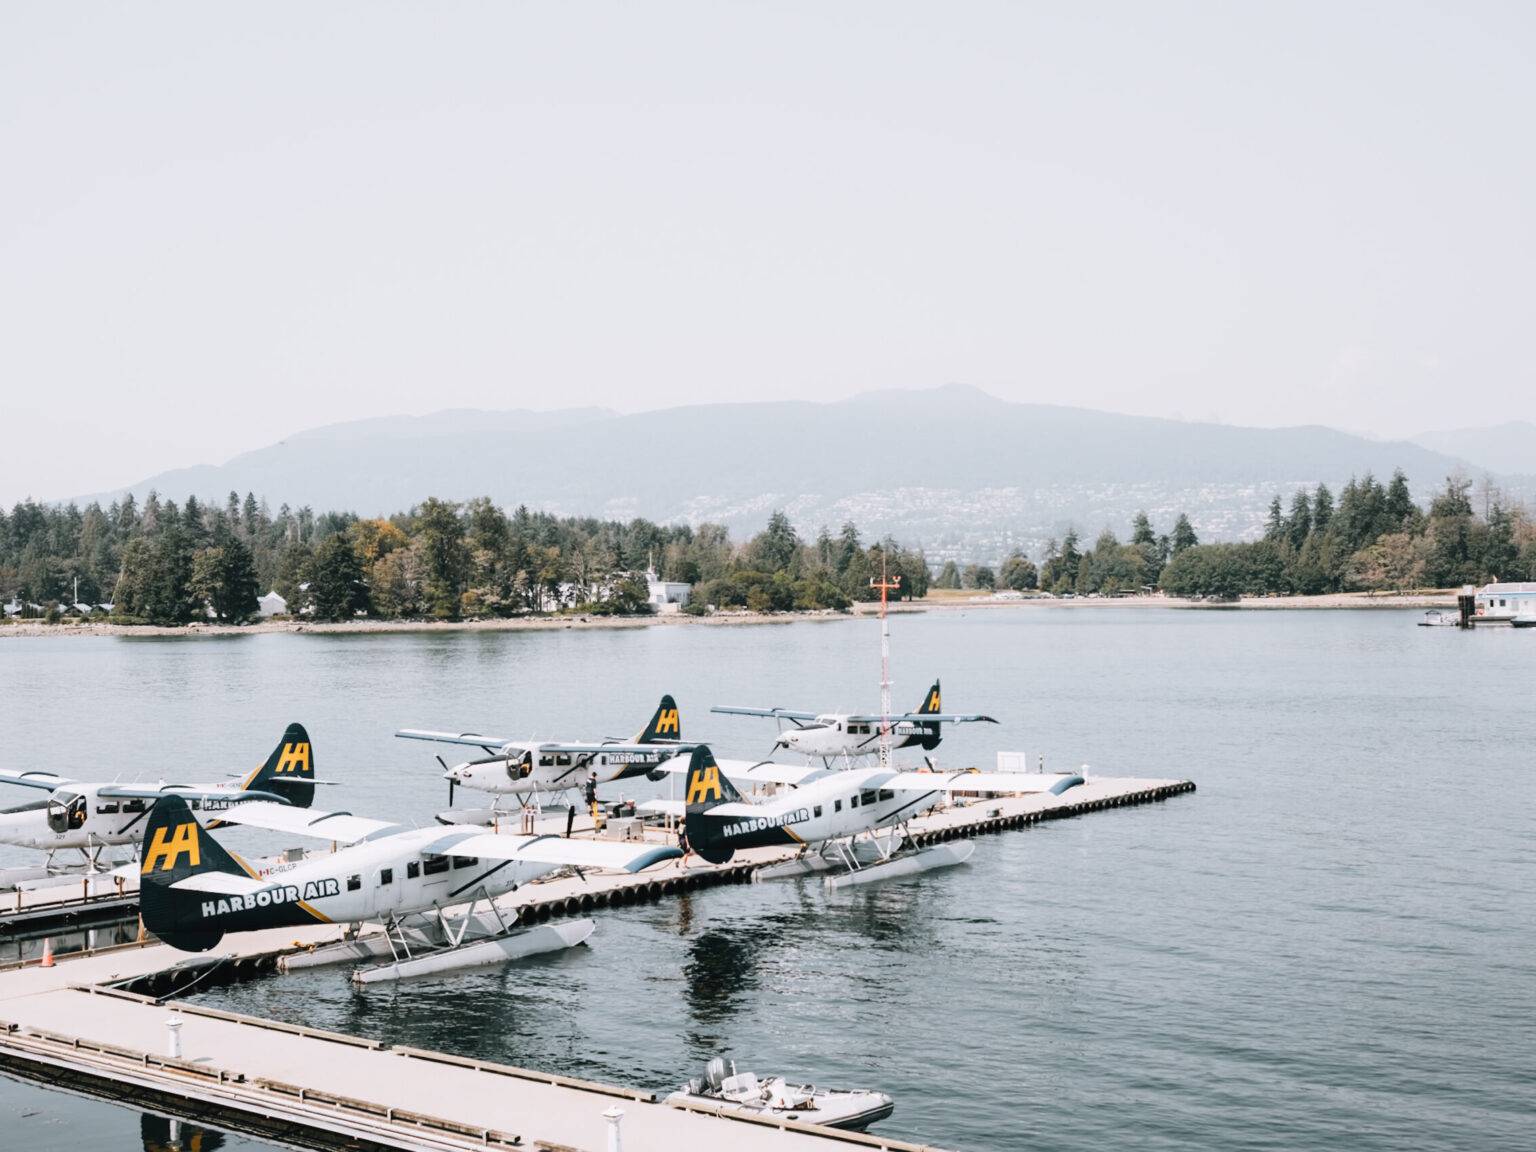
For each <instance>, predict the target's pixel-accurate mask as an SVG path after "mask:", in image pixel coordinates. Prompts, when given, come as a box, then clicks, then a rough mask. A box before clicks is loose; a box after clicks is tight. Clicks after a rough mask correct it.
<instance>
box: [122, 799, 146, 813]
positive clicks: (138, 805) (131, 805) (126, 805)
mask: <svg viewBox="0 0 1536 1152" xmlns="http://www.w3.org/2000/svg"><path fill="white" fill-rule="evenodd" d="M123 811H124V812H142V811H144V801H142V800H124V801H123Z"/></svg>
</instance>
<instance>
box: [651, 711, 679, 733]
mask: <svg viewBox="0 0 1536 1152" xmlns="http://www.w3.org/2000/svg"><path fill="white" fill-rule="evenodd" d="M677 728H678V724H677V709H676V708H663V709H662V710H661V711H660V712H658V713H657V714H656V735H658V736H660V735H661V734H662V733H663V732H672V733H676V731H677Z"/></svg>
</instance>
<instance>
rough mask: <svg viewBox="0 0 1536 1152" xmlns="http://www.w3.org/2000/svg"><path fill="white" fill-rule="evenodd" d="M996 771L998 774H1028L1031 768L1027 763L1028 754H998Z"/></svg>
mask: <svg viewBox="0 0 1536 1152" xmlns="http://www.w3.org/2000/svg"><path fill="white" fill-rule="evenodd" d="M997 770H998V771H999V772H1029V771H1032V768H1031V766H1030V763H1029V753H1028V752H999V753H998V754H997Z"/></svg>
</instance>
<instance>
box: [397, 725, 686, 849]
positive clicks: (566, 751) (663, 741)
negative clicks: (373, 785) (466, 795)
mask: <svg viewBox="0 0 1536 1152" xmlns="http://www.w3.org/2000/svg"><path fill="white" fill-rule="evenodd" d="M395 735H396V736H398V737H400V738H401V739H404V740H430V741H434V742H436V743H439V744H467V745H470V746H472V747H476V748H480V749H481V750H482V751H484V752H485V754H486V755H485V757H484V758H482V759H479V760H467V761H465V762H464V763H462V764H455V765H453V766H452V767H451V768H450V767H449V766H448V765H447V764H446V763H444V761H443V759H442V758H441V757H438V763H439V764H442V765H443V775H444V776H445V777H446V778H447V780H448V803H449V805H450V808H449V810H448V811H447V812H441V813H439V814H438V817H437V818H438V821H439V822H440V823H443V824H495V823H498V822H499V817H500V815H501V808H500V805H501V801H502V799H503V798H504V797H507V796H512V797H515V798H516V799H517V801H518V803H519V804H520V805H521V806H523V807H524V808H529V807H537V806H538V804H539V802H540V800H541V798H542V799H547V798H549V797H550V796H553V795H555V794H557V793H560V792H565V791H568V790H570V789H573V788H582V787H584V786H586V785H587V784H588V782H589V781H590V780H591V779H592V778H593V777H595V778H596V781H597V783H599V784H607V783H611V782H613V781H615V780H625V779H629V778H631V777H636V776H651V777H652V779H660V776H659V775H657V774H656V769H657V768H658V766H659V765H661V764H662V763H664V762H665V761H667V760H670V759H671V758H672V757H674V756H676V755H678V753H680V752H683V751H687V750H689V749H691V748H692V747H693V746H692V745H691V744H683V743H682V742H681V741H682V721H681V719H680V717H679V715H678V711H677V702H676V701H675V700H673V699H672V697H671V696H663V697H662V698H661V703H660V705H658V706H657V708H656V712H655V714H654V715H652V716H651V719H650V721H649V722H648V723H647V724H646V725H645V727H644V728H642V729H640V731H639V732H638V733H636V735H635V736H634V738H633V739H631V740H616V739H605V740H597V741H579V742H576V743H563V742H560V741H539V740H510V739H507V738H505V737H502V736H482V735H479V734H478V733H474V732H433V731H427V730H424V729H420V728H403V729H401V730H400V731H399V732H396V733H395ZM455 786H462V787H465V788H470V789H473V790H474V791H477V792H488V793H490V794H491V795H492V796H493V797H494V798H495V799H494V800H493V801H492V803H491V807H490V808H488V809H485V808H475V809H454V808H452V807H451V806H452V804H453V793H454V788H455Z"/></svg>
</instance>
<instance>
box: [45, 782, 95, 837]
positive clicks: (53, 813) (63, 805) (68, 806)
mask: <svg viewBox="0 0 1536 1152" xmlns="http://www.w3.org/2000/svg"><path fill="white" fill-rule="evenodd" d="M85 816H86V801H85V797H84V796H81V795H78V794H77V793H74V792H63V793H60V792H55V793H54V794H53V795H52V796H51V797H50V798H49V800H48V827H49V829H50V830H52V831H54V832H59V833H63V832H74V831H78V830H79V829H81V828H84V827H85Z"/></svg>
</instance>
